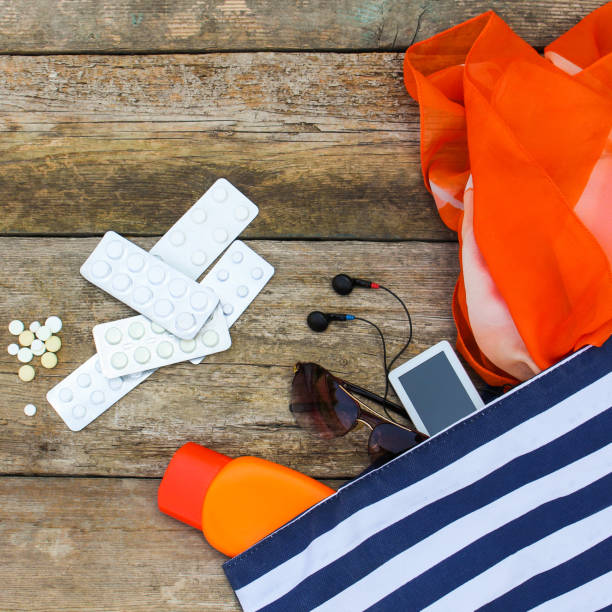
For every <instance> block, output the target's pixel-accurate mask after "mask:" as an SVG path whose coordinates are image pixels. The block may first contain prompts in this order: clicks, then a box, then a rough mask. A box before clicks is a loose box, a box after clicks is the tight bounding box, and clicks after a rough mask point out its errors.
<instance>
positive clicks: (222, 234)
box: [213, 228, 227, 242]
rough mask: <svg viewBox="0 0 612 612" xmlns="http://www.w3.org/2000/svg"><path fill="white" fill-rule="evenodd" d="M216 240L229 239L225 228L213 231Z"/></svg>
mask: <svg viewBox="0 0 612 612" xmlns="http://www.w3.org/2000/svg"><path fill="white" fill-rule="evenodd" d="M213 238H214V239H215V242H225V241H226V240H227V232H226V231H225V230H224V229H221V228H218V229H216V230H215V231H214V232H213Z"/></svg>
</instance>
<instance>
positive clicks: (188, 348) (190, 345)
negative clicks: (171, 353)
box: [179, 340, 196, 353]
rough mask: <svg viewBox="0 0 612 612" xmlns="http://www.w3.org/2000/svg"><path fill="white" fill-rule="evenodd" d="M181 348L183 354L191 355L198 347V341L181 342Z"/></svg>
mask: <svg viewBox="0 0 612 612" xmlns="http://www.w3.org/2000/svg"><path fill="white" fill-rule="evenodd" d="M179 346H180V347H181V351H183V353H191V352H193V350H194V349H195V347H196V341H195V340H181V341H180V342H179Z"/></svg>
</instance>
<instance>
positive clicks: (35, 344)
mask: <svg viewBox="0 0 612 612" xmlns="http://www.w3.org/2000/svg"><path fill="white" fill-rule="evenodd" d="M30 350H31V351H32V352H33V353H34V354H35V355H42V354H43V353H44V352H45V350H46V349H45V343H44V342H43V341H42V340H39V339H38V338H36V340H32V344H31V345H30Z"/></svg>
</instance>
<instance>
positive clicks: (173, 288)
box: [168, 278, 187, 298]
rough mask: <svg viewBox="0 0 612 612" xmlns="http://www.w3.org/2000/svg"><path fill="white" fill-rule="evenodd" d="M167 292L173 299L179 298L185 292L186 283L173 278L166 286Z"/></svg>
mask: <svg viewBox="0 0 612 612" xmlns="http://www.w3.org/2000/svg"><path fill="white" fill-rule="evenodd" d="M168 291H169V292H170V295H171V296H172V297H173V298H180V297H183V296H184V295H185V293H186V292H187V283H186V282H185V281H184V280H183V279H181V278H175V279H173V280H171V281H170V283H169V284H168Z"/></svg>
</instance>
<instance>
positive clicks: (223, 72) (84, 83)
mask: <svg viewBox="0 0 612 612" xmlns="http://www.w3.org/2000/svg"><path fill="white" fill-rule="evenodd" d="M0 72H2V74H3V75H4V78H3V79H2V81H1V82H0V154H1V155H2V162H3V163H2V170H1V172H0V190H1V191H2V194H3V212H4V214H3V215H2V216H1V217H0V233H2V234H29V233H36V234H54V235H57V234H60V235H75V234H80V235H83V234H85V235H92V234H100V233H102V232H104V231H106V230H107V229H108V228H109V227H112V228H113V229H115V230H116V231H118V232H120V233H126V234H131V235H143V234H145V235H155V234H161V233H163V232H165V231H166V230H167V229H168V228H169V227H170V225H171V224H172V223H174V221H175V220H176V219H177V218H178V216H180V215H181V214H182V213H183V212H184V211H185V210H187V209H188V208H189V207H190V206H191V205H192V204H193V203H194V202H195V201H196V200H197V199H198V198H199V197H200V195H201V194H202V193H203V192H204V191H205V190H206V189H207V188H208V187H209V186H210V185H211V184H212V182H213V181H214V180H215V179H217V178H218V177H219V176H225V177H227V178H228V179H229V180H230V181H232V182H233V183H234V184H235V185H236V186H237V187H238V188H239V189H242V190H243V191H244V192H245V193H246V194H248V195H249V196H250V197H251V198H252V199H253V200H254V201H255V202H256V203H257V204H258V205H259V206H260V208H261V213H260V215H259V217H258V218H257V219H256V221H255V222H254V223H253V224H252V225H251V226H250V227H249V228H248V229H247V231H246V232H245V236H247V237H250V238H261V237H274V238H303V237H308V238H310V237H314V238H327V237H332V238H340V239H342V238H365V239H378V240H399V239H420V240H424V239H431V240H445V239H446V240H448V239H454V234H453V233H452V232H450V231H449V230H448V229H447V228H446V227H445V226H444V225H443V224H442V222H441V221H440V219H439V218H438V214H437V212H436V210H435V206H434V204H433V200H432V198H431V197H430V195H429V193H427V191H426V190H425V188H424V186H423V179H422V176H421V171H420V161H419V150H418V149H419V144H418V133H419V125H418V121H419V119H418V109H417V107H416V105H415V104H414V103H413V102H412V101H411V100H410V98H409V96H408V94H407V93H406V92H405V90H404V86H403V81H402V58H401V55H399V54H395V53H394V54H364V55H346V54H309V55H296V54H275V53H263V54H256V55H252V54H225V55H214V56H199V57H195V56H173V57H168V56H154V57H139V56H136V57H97V56H86V57H81V56H56V57H51V58H49V57H0Z"/></svg>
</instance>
